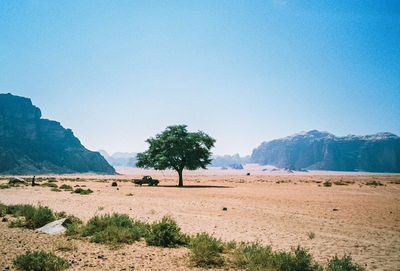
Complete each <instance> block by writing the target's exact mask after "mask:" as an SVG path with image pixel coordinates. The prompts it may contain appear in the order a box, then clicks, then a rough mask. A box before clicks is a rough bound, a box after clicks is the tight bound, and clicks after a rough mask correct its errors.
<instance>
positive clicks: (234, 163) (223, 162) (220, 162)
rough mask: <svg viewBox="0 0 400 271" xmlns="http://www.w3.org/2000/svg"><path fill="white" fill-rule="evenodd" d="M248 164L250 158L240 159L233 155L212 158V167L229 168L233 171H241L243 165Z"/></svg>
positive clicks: (237, 155)
mask: <svg viewBox="0 0 400 271" xmlns="http://www.w3.org/2000/svg"><path fill="white" fill-rule="evenodd" d="M249 162H250V156H244V157H241V156H239V154H234V155H215V156H213V157H212V161H211V165H210V166H212V167H230V168H233V169H242V168H243V166H242V165H243V164H247V163H249Z"/></svg>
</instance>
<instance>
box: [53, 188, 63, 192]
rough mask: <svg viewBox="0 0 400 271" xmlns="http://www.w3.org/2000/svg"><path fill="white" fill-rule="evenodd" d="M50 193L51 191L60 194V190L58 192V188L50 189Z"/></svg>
mask: <svg viewBox="0 0 400 271" xmlns="http://www.w3.org/2000/svg"><path fill="white" fill-rule="evenodd" d="M51 191H53V192H62V190H60V189H58V188H52V189H51Z"/></svg>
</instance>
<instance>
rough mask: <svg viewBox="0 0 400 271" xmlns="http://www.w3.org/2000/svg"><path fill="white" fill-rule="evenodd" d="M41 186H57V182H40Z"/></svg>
mask: <svg viewBox="0 0 400 271" xmlns="http://www.w3.org/2000/svg"><path fill="white" fill-rule="evenodd" d="M41 186H47V187H52V188H57V187H58V185H57V184H55V183H50V182H47V183H44V184H41Z"/></svg>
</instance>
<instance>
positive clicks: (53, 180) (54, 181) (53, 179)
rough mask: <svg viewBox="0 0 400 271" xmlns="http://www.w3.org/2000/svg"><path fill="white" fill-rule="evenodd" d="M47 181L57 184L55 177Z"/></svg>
mask: <svg viewBox="0 0 400 271" xmlns="http://www.w3.org/2000/svg"><path fill="white" fill-rule="evenodd" d="M47 181H48V182H49V183H56V182H57V179H56V178H54V177H50V178H48V179H47Z"/></svg>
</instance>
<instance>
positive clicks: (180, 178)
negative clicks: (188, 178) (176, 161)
mask: <svg viewBox="0 0 400 271" xmlns="http://www.w3.org/2000/svg"><path fill="white" fill-rule="evenodd" d="M182 171H183V170H178V174H179V184H178V186H183V178H182Z"/></svg>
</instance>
